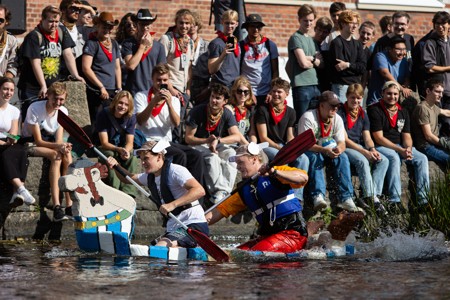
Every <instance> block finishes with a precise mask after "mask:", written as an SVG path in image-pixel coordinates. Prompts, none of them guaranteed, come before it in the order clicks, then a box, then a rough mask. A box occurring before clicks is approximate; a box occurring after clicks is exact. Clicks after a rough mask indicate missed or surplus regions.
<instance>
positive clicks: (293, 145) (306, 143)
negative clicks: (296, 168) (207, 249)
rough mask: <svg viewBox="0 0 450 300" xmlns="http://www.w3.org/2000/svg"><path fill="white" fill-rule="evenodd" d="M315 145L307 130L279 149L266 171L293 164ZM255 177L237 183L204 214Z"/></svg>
mask: <svg viewBox="0 0 450 300" xmlns="http://www.w3.org/2000/svg"><path fill="white" fill-rule="evenodd" d="M315 143H316V138H315V137H314V133H313V131H312V129H308V130H306V131H305V132H302V133H301V134H299V135H297V136H296V137H295V138H294V139H293V140H291V141H290V142H289V143H287V144H286V145H284V147H283V148H281V149H280V151H278V153H277V155H275V157H274V158H273V160H272V161H271V162H270V163H269V164H268V169H270V168H272V167H273V166H282V165H286V164H288V163H291V162H293V161H294V160H295V159H297V157H299V156H300V155H302V154H303V153H305V152H306V151H308V150H309V148H311V147H312V146H314V144H315ZM257 177H258V174H256V175H254V176H252V177H250V178H248V179H247V180H244V181H242V182H241V183H239V184H238V186H237V187H236V188H235V189H234V190H233V191H231V193H230V195H228V196H227V197H225V198H223V199H221V200H220V201H219V202H217V203H215V204H214V205H213V206H211V207H210V208H208V210H207V211H206V212H205V214H207V213H209V212H210V211H212V210H213V209H214V208H216V207H217V206H218V205H219V204H221V203H222V202H224V201H226V200H227V199H228V198H230V197H231V195H233V194H236V193H237V192H238V191H239V189H240V188H241V187H242V186H243V185H245V184H247V183H248V182H250V181H252V180H255V179H256V178H257Z"/></svg>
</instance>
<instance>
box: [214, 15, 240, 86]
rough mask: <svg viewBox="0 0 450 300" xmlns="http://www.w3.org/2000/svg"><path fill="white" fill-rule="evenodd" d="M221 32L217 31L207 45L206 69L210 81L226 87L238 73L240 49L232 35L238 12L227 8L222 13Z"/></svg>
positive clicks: (230, 84) (236, 24) (236, 23)
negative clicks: (209, 75)
mask: <svg viewBox="0 0 450 300" xmlns="http://www.w3.org/2000/svg"><path fill="white" fill-rule="evenodd" d="M222 25H223V32H222V31H217V37H216V38H215V39H214V40H212V41H211V42H210V43H209V45H208V53H209V57H208V71H209V74H211V82H212V83H220V84H222V85H224V86H226V87H227V88H228V89H230V88H231V86H232V85H233V82H234V80H235V79H236V78H237V77H238V76H239V73H240V69H239V67H240V57H241V55H240V49H239V44H238V42H237V39H236V37H235V36H234V35H233V32H234V30H235V29H236V27H237V26H238V13H237V12H236V11H234V10H227V11H226V12H225V13H224V14H223V15H222Z"/></svg>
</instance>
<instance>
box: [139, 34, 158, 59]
mask: <svg viewBox="0 0 450 300" xmlns="http://www.w3.org/2000/svg"><path fill="white" fill-rule="evenodd" d="M155 33H156V32H153V31H152V32H150V34H151V35H152V36H154V35H155ZM152 48H153V47H150V49H148V50H147V51H146V52H144V53H143V54H142V57H141V61H144V60H145V59H146V58H147V56H148V54H149V53H150V51H152Z"/></svg>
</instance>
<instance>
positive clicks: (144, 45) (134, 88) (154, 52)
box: [122, 8, 167, 96]
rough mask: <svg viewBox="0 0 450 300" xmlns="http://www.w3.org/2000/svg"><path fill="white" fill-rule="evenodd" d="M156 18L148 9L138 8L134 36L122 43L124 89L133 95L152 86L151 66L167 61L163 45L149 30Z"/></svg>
mask: <svg viewBox="0 0 450 300" xmlns="http://www.w3.org/2000/svg"><path fill="white" fill-rule="evenodd" d="M157 18H158V16H157V15H155V16H154V17H153V16H152V14H151V13H150V11H149V10H148V9H146V8H142V9H140V10H139V11H138V13H137V14H136V20H137V27H138V28H137V34H136V36H135V37H132V38H129V39H127V40H125V41H124V42H123V44H122V57H123V59H124V60H125V64H126V68H127V74H128V75H127V82H126V84H125V89H126V90H127V91H129V92H130V93H131V94H132V95H133V96H134V95H136V93H137V92H141V91H148V90H149V89H150V88H151V87H152V85H153V82H152V80H151V77H152V70H153V68H154V67H155V66H156V65H157V64H160V63H166V61H167V59H166V52H165V51H164V46H163V45H162V44H161V43H160V42H158V41H156V40H155V39H154V38H153V35H154V34H155V32H153V31H151V30H152V24H153V22H155V21H156V19H157Z"/></svg>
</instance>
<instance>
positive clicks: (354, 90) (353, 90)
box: [345, 83, 364, 97]
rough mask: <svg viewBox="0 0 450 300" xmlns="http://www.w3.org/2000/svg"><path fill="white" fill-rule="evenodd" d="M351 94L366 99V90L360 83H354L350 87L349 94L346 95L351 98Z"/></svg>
mask: <svg viewBox="0 0 450 300" xmlns="http://www.w3.org/2000/svg"><path fill="white" fill-rule="evenodd" d="M351 94H355V95H357V96H360V97H364V88H363V86H362V85H361V84H359V83H352V84H350V85H349V86H348V88H347V92H346V93H345V96H347V97H348V96H350V95H351Z"/></svg>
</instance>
